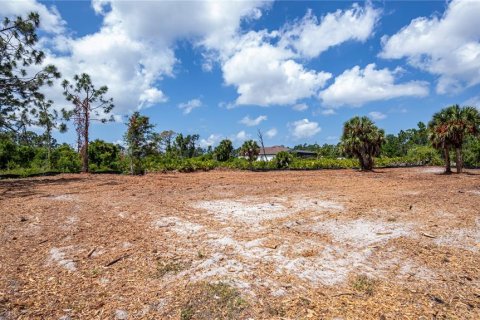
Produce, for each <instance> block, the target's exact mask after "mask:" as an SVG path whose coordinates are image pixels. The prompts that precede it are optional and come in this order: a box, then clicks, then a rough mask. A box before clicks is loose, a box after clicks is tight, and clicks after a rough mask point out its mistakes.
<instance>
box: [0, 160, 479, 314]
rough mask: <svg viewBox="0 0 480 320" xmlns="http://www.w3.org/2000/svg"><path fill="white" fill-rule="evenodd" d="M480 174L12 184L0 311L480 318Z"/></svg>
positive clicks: (5, 216) (158, 177)
mask: <svg viewBox="0 0 480 320" xmlns="http://www.w3.org/2000/svg"><path fill="white" fill-rule="evenodd" d="M479 176H480V175H479V171H473V170H472V171H470V172H469V173H468V174H463V175H449V176H446V175H442V174H437V173H436V171H435V170H431V169H429V170H427V171H426V170H425V168H412V169H385V170H381V171H377V172H374V173H360V172H356V171H352V170H332V171H315V172H288V171H286V172H263V173H259V172H233V171H212V172H208V173H192V174H171V173H169V174H153V175H147V176H143V177H129V176H115V175H108V176H105V175H103V176H97V175H61V176H56V177H48V178H34V179H24V180H8V181H0V208H1V210H0V211H2V214H1V215H0V241H1V242H2V246H0V319H7V320H11V319H59V318H61V317H70V318H71V319H114V318H115V314H121V315H122V316H123V315H128V318H129V319H179V318H183V319H225V318H227V319H228V318H231V319H249V318H253V319H332V318H342V319H420V318H425V319H432V318H437V319H480V267H479V263H478V262H479V261H480V218H479V216H478V208H479V207H480V196H479V194H480V182H479V181H480V180H479ZM426 235H428V236H426Z"/></svg>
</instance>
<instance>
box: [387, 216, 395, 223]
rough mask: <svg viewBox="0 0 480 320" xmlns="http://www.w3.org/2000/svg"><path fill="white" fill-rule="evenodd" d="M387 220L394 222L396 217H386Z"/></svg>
mask: <svg viewBox="0 0 480 320" xmlns="http://www.w3.org/2000/svg"><path fill="white" fill-rule="evenodd" d="M387 221H388V222H396V221H397V217H388V219H387Z"/></svg>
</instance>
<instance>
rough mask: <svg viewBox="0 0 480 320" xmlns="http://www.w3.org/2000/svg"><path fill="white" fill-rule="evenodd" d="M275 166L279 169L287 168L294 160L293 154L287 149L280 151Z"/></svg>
mask: <svg viewBox="0 0 480 320" xmlns="http://www.w3.org/2000/svg"><path fill="white" fill-rule="evenodd" d="M274 161H275V166H276V167H277V168H278V169H286V168H288V167H290V165H291V164H292V162H293V155H292V154H291V153H289V152H287V151H280V152H279V153H277V155H276V156H275V158H274Z"/></svg>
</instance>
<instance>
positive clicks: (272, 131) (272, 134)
mask: <svg viewBox="0 0 480 320" xmlns="http://www.w3.org/2000/svg"><path fill="white" fill-rule="evenodd" d="M277 133H278V131H277V129H276V128H272V129H269V130H268V131H267V132H265V135H266V136H267V137H268V138H270V139H271V138H273V137H275V136H276V135H277Z"/></svg>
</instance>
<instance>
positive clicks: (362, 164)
mask: <svg viewBox="0 0 480 320" xmlns="http://www.w3.org/2000/svg"><path fill="white" fill-rule="evenodd" d="M357 158H358V162H359V163H360V170H365V162H364V160H363V155H362V154H361V153H358V154H357Z"/></svg>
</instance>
